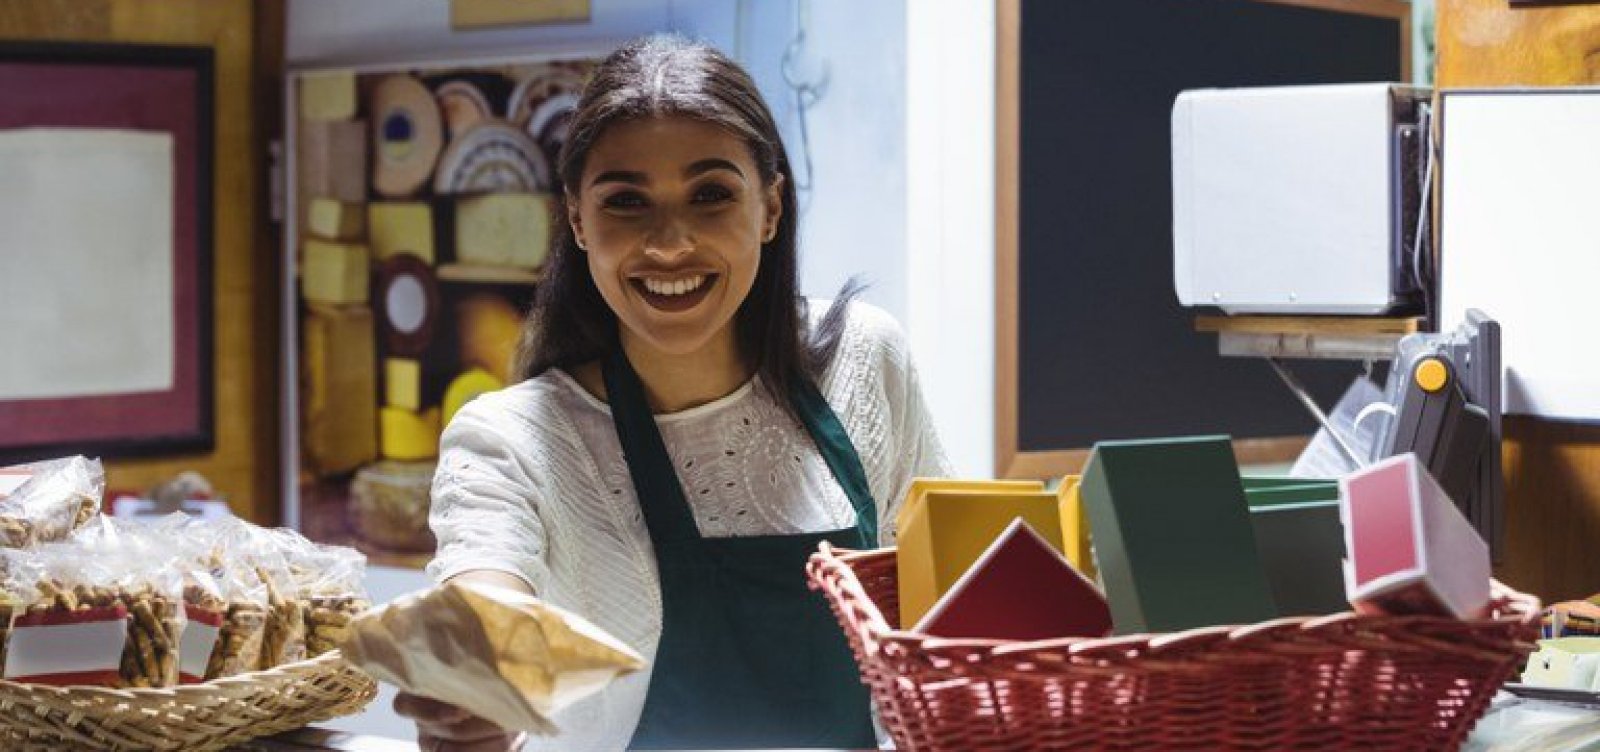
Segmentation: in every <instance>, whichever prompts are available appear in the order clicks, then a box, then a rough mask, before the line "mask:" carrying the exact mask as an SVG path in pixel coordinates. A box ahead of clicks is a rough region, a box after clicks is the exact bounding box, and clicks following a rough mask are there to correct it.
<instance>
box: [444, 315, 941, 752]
mask: <svg viewBox="0 0 1600 752" xmlns="http://www.w3.org/2000/svg"><path fill="white" fill-rule="evenodd" d="M811 310H812V311H813V312H816V313H820V312H821V311H823V310H826V303H825V302H813V305H812V306H811ZM819 386H820V388H821V389H822V392H823V394H824V396H825V397H826V398H827V400H828V402H829V404H830V405H831V406H832V407H833V409H834V412H835V413H837V414H838V416H839V419H840V421H841V422H842V423H843V424H844V427H845V431H846V433H848V434H849V435H850V439H851V442H852V443H853V444H854V445H855V447H856V451H857V452H858V453H859V454H860V455H861V461H862V465H863V466H864V467H865V469H866V471H867V479H868V484H869V485H870V486H871V489H872V495H873V498H874V499H875V500H876V502H877V515H878V526H879V531H880V541H879V542H880V544H881V545H893V543H894V532H895V531H894V528H893V521H894V514H895V510H896V508H897V506H898V505H899V503H900V501H901V499H903V498H904V496H905V493H906V491H907V489H908V487H909V485H910V482H911V479H912V478H915V477H929V476H932V477H939V476H948V475H950V468H949V465H948V461H947V460H946V459H945V456H944V452H943V450H942V448H941V447H940V444H939V440H938V437H937V435H936V434H935V431H934V428H933V423H932V419H931V417H930V416H929V415H928V412H927V407H926V405H925V403H924V401H923V398H922V395H921V391H920V388H919V387H918V383H917V375H916V370H915V368H914V367H913V366H912V363H911V360H910V351H909V348H908V346H907V344H906V342H905V338H904V336H903V334H902V333H901V331H900V328H899V326H898V324H896V323H895V321H894V320H893V318H891V317H890V316H889V315H888V314H886V313H884V312H883V311H881V310H878V309H876V308H874V307H872V306H869V305H867V304H864V303H852V304H851V306H850V308H849V309H848V311H847V317H846V324H845V330H844V335H843V338H842V339H841V341H840V345H839V350H838V352H837V353H836V354H835V356H834V358H833V361H832V362H831V363H830V364H829V366H828V368H827V370H826V372H825V374H824V376H823V378H822V380H821V383H820V385H819ZM656 423H657V426H658V427H659V429H660V431H661V436H662V440H663V442H664V443H665V444H666V447H667V453H668V455H670V456H671V458H672V460H673V464H674V466H675V467H676V468H677V470H678V478H679V481H680V482H681V483H682V484H683V488H684V497H685V498H686V499H687V500H688V501H689V505H690V507H691V509H692V510H693V512H694V517H695V521H696V523H697V524H698V526H699V528H700V531H701V534H702V535H705V536H707V537H735V536H751V535H772V534H787V533H800V532H815V531H821V530H834V529H839V528H844V527H850V526H853V525H854V524H855V512H854V511H853V510H852V509H851V507H850V502H849V499H848V497H846V496H845V494H844V491H843V490H842V489H841V488H840V487H839V485H838V483H836V482H835V481H834V479H833V476H832V474H831V473H830V472H829V470H828V467H827V465H826V463H825V462H824V461H823V459H822V456H821V455H820V454H819V453H818V451H817V449H816V446H815V444H814V443H813V442H812V441H811V438H810V436H809V435H807V434H806V432H805V429H804V428H803V427H802V426H801V425H800V424H799V423H798V421H796V420H795V419H794V418H793V417H792V416H791V415H790V414H789V413H788V412H787V411H786V410H784V408H783V407H782V405H780V404H779V403H778V402H776V401H775V400H774V399H773V397H772V395H771V393H770V392H769V391H768V390H767V389H766V388H764V387H763V386H762V384H761V382H760V380H759V379H753V380H752V381H750V382H748V383H746V384H745V385H744V386H742V387H740V388H739V389H737V390H735V391H734V392H733V393H731V394H729V395H727V396H725V397H723V398H721V399H718V400H715V401H713V402H711V403H708V404H705V405H700V406H698V407H694V408H690V409H688V410H684V411H682V412H677V413H671V414H667V415H658V416H656ZM430 522H431V524H432V527H433V530H434V533H435V535H436V537H437V538H438V541H439V548H438V553H437V555H436V557H435V558H434V560H433V562H432V563H431V564H430V565H429V566H428V571H429V574H430V575H432V576H433V577H434V578H435V579H437V580H444V579H448V578H449V577H451V576H454V575H456V574H459V573H461V572H465V571H470V570H474V569H491V570H498V571H503V572H508V573H510V574H513V575H515V576H517V577H520V578H522V579H523V580H525V581H526V582H528V584H529V585H531V586H532V587H533V589H534V591H535V592H536V593H538V594H539V596H540V597H541V598H544V599H546V600H548V601H550V602H552V603H554V604H556V605H558V606H561V607H563V608H566V609H569V610H571V611H573V612H575V613H578V614H580V615H582V616H584V617H585V618H587V619H589V620H591V621H593V622H594V623H595V624H597V625H599V626H600V627H601V628H603V629H605V630H607V631H608V632H610V633H612V634H613V635H616V636H617V637H618V638H619V639H622V640H623V641H625V642H627V643H628V644H629V645H631V646H633V647H634V648H635V649H636V650H638V651H639V652H640V653H641V654H642V655H644V657H645V658H646V659H651V658H653V657H654V655H655V651H656V645H657V643H658V641H659V639H660V636H661V593H660V588H659V584H658V580H657V576H656V562H655V554H654V551H653V549H652V548H651V544H650V535H649V532H648V530H647V529H646V527H645V523H644V518H643V515H642V514H641V512H640V509H639V501H638V498H637V497H636V495H635V494H634V490H633V483H632V481H631V479H630V478H629V476H628V470H627V465H626V464H625V463H624V462H623V459H622V454H621V448H620V447H619V445H618V443H617V437H616V431H615V429H614V427H613V424H612V422H611V413H610V409H609V408H608V407H607V406H606V405H605V404H604V403H603V402H601V401H600V400H598V399H596V398H595V397H594V396H593V395H590V394H589V393H588V392H587V391H585V390H584V389H583V387H582V386H580V385H579V384H578V383H577V382H576V381H574V380H573V379H572V378H571V377H570V376H569V375H567V374H566V373H563V372H561V371H559V370H552V371H549V372H546V373H544V374H541V375H540V376H538V377H536V378H533V379H529V380H527V381H524V382H522V383H521V384H518V385H515V386H512V387H510V388H507V389H504V390H501V391H499V392H494V393H492V394H486V395H483V396H481V397H479V398H477V399H476V400H474V401H472V402H471V403H470V404H468V405H467V406H466V407H465V408H463V409H462V410H461V411H460V412H459V413H457V415H456V417H455V419H454V420H452V421H451V423H450V425H449V427H448V428H447V429H446V430H445V432H444V436H443V438H442V439H441V442H440V457H439V469H438V471H437V473H436V474H435V476H434V483H433V508H432V514H431V518H430ZM649 683H650V672H649V670H648V669H647V670H644V671H640V672H638V673H636V674H634V675H632V676H628V677H624V678H622V679H620V680H618V681H617V682H615V683H613V684H612V685H611V686H610V687H609V688H607V689H606V691H604V692H602V693H600V694H599V695H596V696H595V697H592V698H590V699H588V700H585V701H583V702H580V703H578V704H577V705H574V706H573V707H571V708H568V709H567V710H565V711H563V712H562V713H561V714H559V715H558V716H557V717H556V718H555V719H554V720H555V722H556V724H557V725H558V726H559V727H560V728H561V730H562V732H561V734H560V735H559V736H557V737H554V738H552V739H548V740H543V741H542V742H541V740H535V741H534V742H532V743H531V744H530V746H529V747H526V748H525V749H545V748H548V749H596V750H600V749H623V748H624V747H626V745H627V743H628V740H629V739H631V738H632V736H633V730H634V728H635V726H636V725H637V723H638V720H639V714H640V712H641V710H642V709H643V707H644V698H645V693H646V690H647V689H648V687H649ZM541 744H543V745H547V746H541Z"/></svg>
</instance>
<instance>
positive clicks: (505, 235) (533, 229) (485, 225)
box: [455, 193, 551, 269]
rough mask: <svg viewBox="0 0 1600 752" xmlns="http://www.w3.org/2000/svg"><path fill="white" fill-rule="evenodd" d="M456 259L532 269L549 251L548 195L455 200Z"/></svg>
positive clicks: (518, 195)
mask: <svg viewBox="0 0 1600 752" xmlns="http://www.w3.org/2000/svg"><path fill="white" fill-rule="evenodd" d="M455 219H456V258H457V259H458V260H460V261H461V262H462V263H465V264H480V265H487V266H514V267H519V268H522V269H533V268H535V267H537V266H539V265H540V264H543V263H544V259H545V256H546V255H547V254H548V253H549V252H550V224H551V220H550V197H549V196H547V195H545V194H542V193H487V194H484V195H481V196H472V197H468V198H463V199H461V200H460V201H458V202H456V217H455Z"/></svg>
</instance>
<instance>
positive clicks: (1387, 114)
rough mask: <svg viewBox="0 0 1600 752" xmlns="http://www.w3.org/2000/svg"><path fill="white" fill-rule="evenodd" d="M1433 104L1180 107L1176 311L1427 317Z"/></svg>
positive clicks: (1336, 98)
mask: <svg viewBox="0 0 1600 752" xmlns="http://www.w3.org/2000/svg"><path fill="white" fill-rule="evenodd" d="M1430 95H1431V92H1430V90H1428V89H1423V88H1416V87H1411V86H1403V85H1399V84H1384V83H1377V84H1337V85H1323V86H1290V87H1271V88H1251V89H1201V90H1194V91H1185V92H1183V93H1182V94H1180V95H1178V98H1177V101H1176V102H1175V103H1174V104H1173V107H1172V224H1173V227H1172V235H1173V251H1174V254H1173V283H1174V285H1175V287H1176V289H1177V293H1178V300H1179V302H1180V303H1182V304H1183V305H1186V306H1217V307H1220V308H1222V309H1223V310H1224V311H1226V312H1228V313H1230V314H1234V313H1255V314H1264V313H1279V314H1345V315H1363V314H1365V315H1374V314H1386V313H1387V314H1399V313H1421V312H1423V310H1424V305H1425V303H1426V300H1425V299H1424V298H1423V297H1422V296H1423V295H1424V293H1428V294H1431V293H1430V292H1429V291H1428V287H1429V285H1430V284H1431V283H1430V282H1429V280H1430V279H1431V274H1432V263H1431V248H1430V245H1431V243H1430V242H1429V241H1428V237H1427V228H1426V226H1425V222H1426V220H1427V218H1428V216H1429V214H1431V212H1430V210H1429V209H1428V208H1427V207H1428V204H1429V203H1430V202H1429V201H1428V199H1427V197H1426V196H1425V195H1424V187H1425V186H1426V184H1427V182H1428V181H1429V177H1430V176H1429V175H1428V170H1427V152H1426V151H1425V150H1424V149H1423V144H1424V143H1426V138H1425V134H1426V133H1427V129H1428V117H1429V115H1428V113H1429V104H1428V102H1429V99H1430ZM1419 218H1421V219H1422V222H1419Z"/></svg>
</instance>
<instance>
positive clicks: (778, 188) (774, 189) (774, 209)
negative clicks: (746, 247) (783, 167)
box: [761, 172, 785, 244]
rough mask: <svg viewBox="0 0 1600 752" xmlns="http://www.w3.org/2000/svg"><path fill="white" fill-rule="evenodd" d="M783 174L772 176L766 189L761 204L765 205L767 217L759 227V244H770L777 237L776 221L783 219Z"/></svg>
mask: <svg viewBox="0 0 1600 752" xmlns="http://www.w3.org/2000/svg"><path fill="white" fill-rule="evenodd" d="M784 179H785V178H784V175H783V173H781V172H780V173H778V174H777V175H775V176H773V178H772V183H771V184H770V185H768V186H767V188H766V195H765V196H763V203H765V204H766V209H767V217H766V221H765V222H764V223H763V224H762V226H761V242H762V243H763V244H765V243H771V242H772V239H773V238H775V237H777V236H778V221H779V220H781V219H783V181H784Z"/></svg>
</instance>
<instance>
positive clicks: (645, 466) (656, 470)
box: [600, 345, 700, 542]
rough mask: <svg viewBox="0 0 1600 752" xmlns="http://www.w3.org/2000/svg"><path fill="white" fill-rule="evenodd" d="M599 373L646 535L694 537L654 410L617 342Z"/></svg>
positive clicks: (697, 533)
mask: <svg viewBox="0 0 1600 752" xmlns="http://www.w3.org/2000/svg"><path fill="white" fill-rule="evenodd" d="M600 374H601V377H602V378H603V379H604V380H605V384H606V397H607V398H608V399H610V401H611V420H612V422H613V423H615V424H616V427H617V440H618V442H619V443H620V444H621V445H622V454H623V457H622V458H623V461H624V462H625V463H626V464H627V466H628V475H629V476H631V477H632V479H633V490H634V493H636V494H638V496H639V502H640V503H639V506H640V508H641V509H642V510H643V511H644V518H645V524H646V525H647V526H648V527H649V529H650V537H651V539H652V540H655V541H658V542H668V541H682V540H695V539H697V538H699V537H700V527H699V525H697V524H696V523H695V521H694V513H693V512H691V511H690V510H689V502H688V501H687V500H685V499H684V496H683V486H682V484H681V483H680V482H679V480H678V472H677V469H676V468H674V467H673V466H672V456H671V455H669V454H667V446H666V444H665V443H664V442H662V440H661V431H660V430H658V429H657V428H656V419H655V416H654V415H651V414H650V404H649V402H648V401H647V400H646V399H645V396H644V385H643V384H642V383H640V382H639V374H637V373H635V372H634V370H633V366H632V365H630V364H629V363H628V356H627V354H625V353H623V351H622V346H621V345H618V346H617V347H616V348H615V349H614V350H612V352H611V355H610V356H608V357H607V358H606V360H605V362H604V363H603V364H601V367H600ZM647 500H648V502H649V503H646V501H647Z"/></svg>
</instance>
